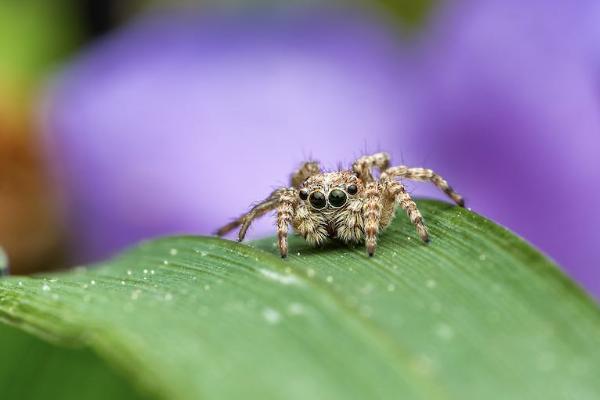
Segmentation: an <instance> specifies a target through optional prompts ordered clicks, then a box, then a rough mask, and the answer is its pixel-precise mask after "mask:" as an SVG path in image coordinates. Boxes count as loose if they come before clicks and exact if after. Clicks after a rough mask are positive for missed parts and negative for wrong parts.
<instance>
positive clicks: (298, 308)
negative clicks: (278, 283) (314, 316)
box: [288, 303, 304, 315]
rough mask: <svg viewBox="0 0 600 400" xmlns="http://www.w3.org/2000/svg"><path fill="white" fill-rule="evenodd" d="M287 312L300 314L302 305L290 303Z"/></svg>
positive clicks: (302, 309) (302, 308)
mask: <svg viewBox="0 0 600 400" xmlns="http://www.w3.org/2000/svg"><path fill="white" fill-rule="evenodd" d="M288 313H289V314H290V315H301V314H304V306H303V305H302V304H300V303H291V304H290V305H289V306H288Z"/></svg>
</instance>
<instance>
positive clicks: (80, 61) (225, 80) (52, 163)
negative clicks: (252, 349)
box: [0, 0, 600, 298]
mask: <svg viewBox="0 0 600 400" xmlns="http://www.w3.org/2000/svg"><path fill="white" fill-rule="evenodd" d="M283 3H284V2H276V1H268V0H263V1H234V0H230V1H227V2H223V1H212V2H211V1H166V0H165V1H143V0H138V1H91V0H89V1H75V0H55V1H53V2H47V1H43V0H21V1H3V2H1V3H0V245H1V246H2V247H3V248H4V250H5V252H6V253H7V256H8V258H9V260H10V267H11V272H12V273H31V272H34V271H40V270H44V269H50V268H60V267H65V266H69V265H74V264H76V263H83V262H93V261H98V260H101V259H104V258H106V257H109V256H110V255H112V254H114V253H115V252H117V251H119V250H121V249H123V248H125V247H127V246H129V245H132V244H134V243H136V242H137V241H139V240H142V239H147V238H151V237H154V236H158V235H165V234H176V233H187V234H211V233H212V232H213V231H214V230H215V229H216V228H217V227H218V226H219V225H220V224H222V223H223V222H226V221H228V220H229V219H230V218H232V217H234V216H236V215H238V214H240V213H241V212H243V211H245V210H246V209H247V208H248V206H249V205H250V204H251V203H252V202H255V201H257V200H260V199H262V198H263V197H265V196H266V195H267V194H268V193H269V192H270V191H271V190H272V188H273V187H276V186H279V185H285V184H286V182H287V179H288V176H289V173H290V171H292V170H293V169H294V168H295V167H297V165H298V164H299V163H301V162H302V161H303V160H304V159H306V158H314V159H318V160H320V161H322V162H323V164H324V165H325V166H327V167H330V168H336V167H337V166H338V164H339V163H340V162H341V163H342V164H346V165H347V164H349V163H350V162H351V161H352V160H353V159H354V158H356V157H357V156H359V155H362V154H364V153H368V152H374V151H387V152H389V153H391V154H392V156H393V158H394V160H395V162H396V163H397V164H400V163H405V164H409V165H413V166H427V167H431V168H434V169H435V170H437V171H438V172H439V173H440V174H442V175H443V176H444V177H446V178H447V179H448V180H449V181H450V182H451V183H452V184H453V186H454V187H455V188H456V189H457V190H458V191H459V192H460V193H461V194H463V195H465V197H466V198H467V201H468V206H469V207H471V208H472V209H473V210H474V211H476V212H478V213H481V214H483V215H485V216H487V217H489V218H491V219H493V220H495V221H497V222H498V223H500V224H502V225H505V226H507V227H508V228H510V229H511V230H513V231H515V232H516V233H518V234H520V235H521V236H523V237H524V238H526V239H527V240H529V241H530V242H532V243H533V244H535V245H536V246H538V247H539V248H540V249H541V250H542V251H544V252H545V253H546V254H548V255H549V256H550V257H552V258H553V259H554V260H556V261H557V262H558V263H559V264H560V265H561V266H562V267H563V269H564V270H565V272H566V273H568V274H569V275H570V276H571V277H573V278H574V279H575V280H576V281H578V282H579V283H580V284H581V285H582V286H583V287H585V288H586V289H587V290H588V291H589V292H590V293H591V294H592V295H593V296H595V297H596V298H600V269H599V268H600V251H598V246H599V245H600V240H599V239H600V235H599V234H598V227H599V226H600V212H598V206H599V205H600V187H599V186H600V157H599V156H600V3H599V2H598V1H596V0H580V1H577V2H574V1H571V0H530V1H527V2H522V1H517V0H477V1H475V0H473V1H471V0H454V1H450V0H447V1H444V0H437V1H436V0H402V1H384V0H380V1H367V0H365V1H360V0H356V1H352V2H351V1H346V2H335V1H318V2H317V1H287V2H285V4H283ZM409 188H410V189H411V191H412V192H413V193H414V194H415V195H422V196H433V197H439V198H443V197H442V196H440V195H439V194H438V193H437V192H436V191H435V190H433V189H432V188H429V187H427V186H423V185H410V186H409ZM272 230H273V228H272V221H270V220H269V219H268V218H266V219H265V220H264V221H261V222H260V223H257V224H256V225H255V226H254V227H253V229H252V231H251V235H252V236H254V237H256V236H261V235H266V234H269V233H271V232H272Z"/></svg>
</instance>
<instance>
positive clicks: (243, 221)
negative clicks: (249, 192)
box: [217, 189, 282, 242]
mask: <svg viewBox="0 0 600 400" xmlns="http://www.w3.org/2000/svg"><path fill="white" fill-rule="evenodd" d="M281 191H282V189H277V190H275V191H274V192H273V193H271V195H270V196H269V197H267V198H266V199H265V200H263V201H261V202H260V203H258V204H256V205H255V206H254V207H252V209H250V211H248V212H247V213H246V214H243V215H241V216H240V217H238V218H236V219H235V220H233V221H231V222H230V223H228V224H227V225H225V226H223V227H221V228H220V229H219V230H218V231H217V235H218V236H223V235H226V234H227V233H229V232H230V231H232V230H234V229H235V228H237V227H238V226H240V225H241V226H242V227H241V228H240V232H239V234H238V241H240V242H241V241H242V240H244V237H245V236H246V232H247V231H248V228H249V227H250V224H251V223H252V221H253V220H255V219H256V218H259V217H262V216H263V215H265V214H266V213H268V212H269V211H271V210H274V209H275V208H276V207H277V200H278V199H279V195H280V193H281Z"/></svg>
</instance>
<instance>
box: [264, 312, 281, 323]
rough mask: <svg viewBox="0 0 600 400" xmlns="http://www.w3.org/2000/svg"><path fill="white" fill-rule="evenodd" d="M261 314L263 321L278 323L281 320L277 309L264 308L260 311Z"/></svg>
mask: <svg viewBox="0 0 600 400" xmlns="http://www.w3.org/2000/svg"><path fill="white" fill-rule="evenodd" d="M262 315H263V318H264V319H265V321H267V322H268V323H269V324H272V325H274V324H277V323H279V321H280V320H281V314H279V311H277V310H274V309H272V308H265V309H264V310H263V312H262Z"/></svg>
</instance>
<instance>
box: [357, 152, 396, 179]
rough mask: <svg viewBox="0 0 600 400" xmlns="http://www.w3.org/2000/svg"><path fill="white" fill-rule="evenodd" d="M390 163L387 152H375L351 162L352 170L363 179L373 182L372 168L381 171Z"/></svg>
mask: <svg viewBox="0 0 600 400" xmlns="http://www.w3.org/2000/svg"><path fill="white" fill-rule="evenodd" d="M389 165H390V155H389V154H388V153H375V154H373V155H370V156H362V157H360V158H359V159H358V160H356V161H355V162H354V164H352V171H353V172H354V173H355V174H356V175H357V176H358V177H359V178H360V179H361V180H362V181H363V182H365V183H366V182H373V181H374V180H375V178H374V177H373V171H372V169H373V168H378V169H379V171H380V172H383V171H384V170H385V169H387V168H388V167H389Z"/></svg>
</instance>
